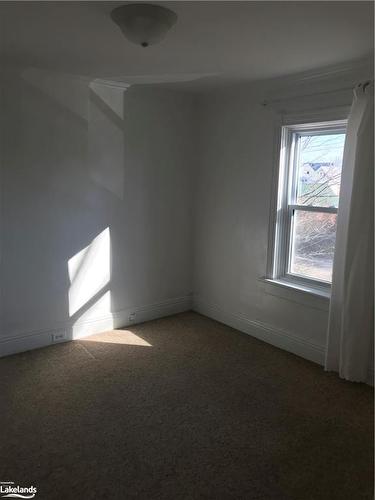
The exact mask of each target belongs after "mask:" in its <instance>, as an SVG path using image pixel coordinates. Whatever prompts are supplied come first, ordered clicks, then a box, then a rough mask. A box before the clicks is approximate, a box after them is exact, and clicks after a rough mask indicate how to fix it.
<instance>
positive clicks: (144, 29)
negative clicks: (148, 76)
mask: <svg viewBox="0 0 375 500" xmlns="http://www.w3.org/2000/svg"><path fill="white" fill-rule="evenodd" d="M111 18H112V20H113V21H114V22H115V23H116V24H118V25H119V27H120V29H121V31H122V32H123V34H124V35H125V36H126V38H127V39H128V40H130V41H131V42H133V43H136V44H137V45H141V46H142V47H148V46H149V45H153V44H154V43H157V42H160V41H161V40H163V38H164V37H165V35H166V33H167V31H168V30H170V29H171V27H172V26H173V25H174V24H175V23H176V21H177V15H176V14H175V13H174V12H173V11H171V10H169V9H166V8H165V7H161V6H160V5H152V4H148V3H133V4H127V5H121V6H120V7H117V8H116V9H114V10H113V11H112V12H111Z"/></svg>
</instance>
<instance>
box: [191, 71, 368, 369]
mask: <svg viewBox="0 0 375 500" xmlns="http://www.w3.org/2000/svg"><path fill="white" fill-rule="evenodd" d="M366 72H367V70H365V71H362V70H361V71H355V72H354V73H353V71H352V70H350V71H345V72H340V73H339V74H335V73H334V74H332V75H329V76H328V77H327V76H325V77H319V76H316V75H315V76H311V75H310V77H309V78H303V79H301V80H293V79H290V80H288V79H282V80H275V81H269V82H260V83H259V84H254V85H248V86H237V87H232V88H228V89H226V90H222V91H217V92H214V93H211V94H205V95H204V96H202V97H201V98H200V101H199V116H198V117H197V127H198V136H199V137H200V141H199V146H198V157H199V167H198V169H197V177H196V192H195V196H196V199H195V225H194V227H195V234H194V238H195V249H194V285H193V289H194V309H196V310H197V311H199V312H201V313H203V314H206V315H208V316H211V317H213V318H216V319H218V320H220V321H223V322H224V323H227V324H229V325H231V326H233V327H236V328H238V329H240V330H242V331H245V332H248V333H250V334H252V335H255V336H257V337H259V338H261V339H263V340H266V341H268V342H271V343H273V344H275V345H277V346H279V347H282V348H285V349H288V350H290V351H292V352H294V353H296V354H300V355H302V356H304V357H306V358H308V359H311V360H313V361H316V362H319V363H322V362H323V359H324V349H325V342H326V328H327V320H328V300H326V299H323V298H319V297H312V296H309V295H306V294H305V293H302V292H298V291H292V290H286V289H283V288H280V287H278V286H275V285H271V284H267V283H265V282H264V281H262V280H261V278H262V277H264V276H265V275H266V268H267V250H268V237H269V221H270V206H271V200H272V185H273V175H274V170H275V162H276V161H277V160H278V159H277V156H276V155H275V137H276V135H275V132H276V131H275V127H276V126H277V124H278V123H280V116H281V114H283V113H285V112H301V111H303V110H313V109H319V108H323V109H324V108H327V107H336V106H348V105H350V103H351V99H352V92H351V90H344V91H337V92H331V90H334V89H340V88H344V89H345V88H347V87H351V86H353V85H354V83H355V82H356V81H357V79H359V81H360V79H361V78H362V77H363V75H364V74H367V73H366ZM370 74H371V73H370ZM319 92H324V94H319V95H314V94H316V93H319ZM309 94H313V95H312V96H309ZM298 95H300V96H306V97H301V98H299V99H296V98H295V96H298ZM288 96H291V97H292V98H291V99H290V100H288V99H285V100H284V98H287V97H288ZM268 97H271V98H272V99H278V98H279V97H283V99H282V100H281V101H280V102H276V103H274V104H272V103H271V104H269V105H267V106H263V105H262V102H263V101H264V99H265V98H268Z"/></svg>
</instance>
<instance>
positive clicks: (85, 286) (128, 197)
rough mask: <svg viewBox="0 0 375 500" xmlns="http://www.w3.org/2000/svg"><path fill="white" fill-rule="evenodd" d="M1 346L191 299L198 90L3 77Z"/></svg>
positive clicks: (95, 326)
mask: <svg viewBox="0 0 375 500" xmlns="http://www.w3.org/2000/svg"><path fill="white" fill-rule="evenodd" d="M3 93H4V106H3V110H2V115H3V116H2V118H3V123H4V125H5V126H4V133H3V165H2V221H1V222H2V267H1V271H2V272H1V287H2V318H1V320H2V321H1V332H0V349H1V350H2V352H3V354H7V353H10V352H15V351H17V350H24V349H27V348H30V347H36V346H39V345H45V344H48V343H50V342H51V335H52V334H53V333H54V332H55V333H59V332H60V330H61V331H63V332H65V334H66V336H67V338H71V337H72V336H79V335H82V334H85V333H90V332H92V331H95V330H100V329H103V328H108V327H110V326H111V325H112V323H113V324H114V325H115V326H116V325H117V326H120V325H123V324H127V323H128V319H129V318H128V317H129V314H130V313H132V312H136V317H135V318H134V321H141V320H144V319H150V318H151V317H155V316H160V315H164V314H168V313H173V312H178V311H179V310H185V309H189V308H190V300H191V299H190V294H191V287H192V284H191V274H192V269H191V264H192V254H191V250H192V249H191V244H190V242H191V222H192V221H191V200H192V196H191V187H192V184H191V172H190V168H191V155H192V148H191V146H192V144H191V139H192V136H191V125H192V120H191V113H192V102H191V97H189V96H187V95H185V94H183V93H179V92H174V91H165V90H157V89H150V88H135V87H134V88H130V89H128V90H127V91H124V89H123V88H118V87H111V86H108V85H102V84H92V85H91V86H89V85H88V82H87V81H85V80H84V79H82V80H80V79H77V78H69V77H66V76H62V75H55V74H51V73H48V72H43V71H38V70H30V69H29V70H24V71H22V72H21V73H20V74H16V73H8V74H7V75H4V76H3Z"/></svg>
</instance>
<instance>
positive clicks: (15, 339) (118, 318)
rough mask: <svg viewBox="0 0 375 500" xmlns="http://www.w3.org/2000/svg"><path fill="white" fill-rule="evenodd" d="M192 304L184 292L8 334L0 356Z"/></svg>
mask: <svg viewBox="0 0 375 500" xmlns="http://www.w3.org/2000/svg"><path fill="white" fill-rule="evenodd" d="M191 307H192V296H191V295H186V296H184V297H175V298H173V299H169V300H165V301H163V302H158V303H154V304H149V305H143V306H137V307H131V308H126V309H123V310H122V311H118V312H114V313H111V314H108V315H105V316H102V317H99V318H93V319H87V320H82V321H77V322H76V323H74V324H72V323H71V322H70V321H67V322H66V323H62V324H59V327H58V328H51V329H43V330H33V331H29V332H21V333H18V334H15V335H12V336H9V337H2V338H0V357H2V356H8V355H10V354H15V353H17V352H23V351H29V350H31V349H37V348H39V347H45V346H48V345H51V344H55V343H58V342H67V341H70V340H76V339H80V338H83V337H87V336H88V335H92V334H94V333H99V332H103V331H106V330H112V329H114V328H121V327H127V326H130V325H135V324H137V323H143V322H145V321H150V320H152V319H157V318H162V317H164V316H170V315H172V314H177V313H180V312H184V311H189V310H191ZM131 315H133V318H134V319H129V318H130V317H131ZM60 334H62V336H63V338H62V339H61V340H57V341H56V340H54V339H53V338H54V336H56V335H60Z"/></svg>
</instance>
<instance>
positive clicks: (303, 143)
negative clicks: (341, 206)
mask: <svg viewBox="0 0 375 500" xmlns="http://www.w3.org/2000/svg"><path fill="white" fill-rule="evenodd" d="M344 142H345V134H344V133H342V134H324V135H313V134H312V135H303V136H301V137H300V139H299V155H298V158H297V204H298V205H314V206H318V207H338V203H339V194H340V183H341V167H342V157H343V152H344Z"/></svg>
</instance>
